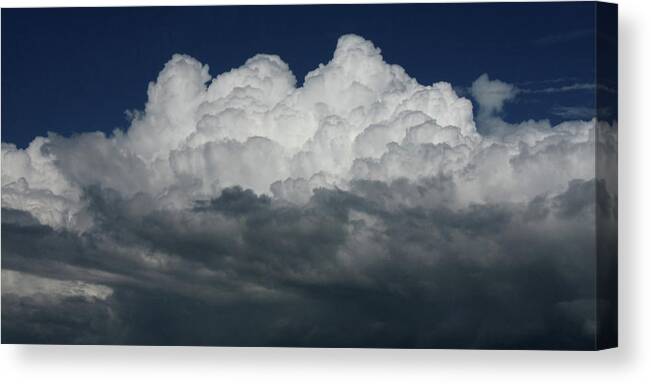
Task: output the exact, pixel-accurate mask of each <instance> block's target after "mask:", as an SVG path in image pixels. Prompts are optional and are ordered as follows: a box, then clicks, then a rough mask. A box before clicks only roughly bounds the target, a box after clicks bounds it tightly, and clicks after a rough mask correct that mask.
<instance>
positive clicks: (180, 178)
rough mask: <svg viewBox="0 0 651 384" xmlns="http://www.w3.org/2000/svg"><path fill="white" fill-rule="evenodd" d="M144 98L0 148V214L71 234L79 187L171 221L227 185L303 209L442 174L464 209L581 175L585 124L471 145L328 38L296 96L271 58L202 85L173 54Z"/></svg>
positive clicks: (381, 66)
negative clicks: (107, 128) (330, 195)
mask: <svg viewBox="0 0 651 384" xmlns="http://www.w3.org/2000/svg"><path fill="white" fill-rule="evenodd" d="M472 93H473V95H476V97H477V99H478V102H479V103H480V105H481V106H482V107H481V108H482V111H483V112H482V113H486V114H490V115H492V114H493V113H494V112H495V111H498V110H500V109H501V107H502V105H503V103H504V101H505V100H506V99H507V98H509V97H512V96H513V95H514V90H513V87H512V86H509V85H508V84H506V83H502V82H500V81H490V80H489V79H488V77H487V76H486V75H483V76H481V77H480V78H479V79H478V80H477V81H476V82H475V83H474V84H473V87H472ZM148 98H149V99H148V101H147V104H146V106H145V110H144V111H143V112H134V113H133V120H132V122H131V127H130V128H129V129H128V130H127V131H126V132H122V131H116V132H114V134H113V135H111V136H110V137H105V136H104V135H103V134H102V133H86V134H81V135H78V136H75V137H72V138H64V137H59V136H57V135H55V134H51V135H50V136H49V137H47V138H40V137H39V138H36V139H35V140H34V141H33V142H32V143H31V145H30V146H29V148H27V149H26V150H18V149H16V148H15V147H14V146H13V145H11V144H3V145H2V157H3V167H2V188H3V198H2V204H3V206H4V207H10V208H15V209H24V210H28V211H29V212H31V213H32V214H33V215H34V216H36V217H37V218H38V219H39V221H41V222H42V223H44V224H48V225H52V226H56V227H60V226H65V227H68V228H84V227H85V226H87V225H88V222H87V220H85V219H84V218H83V215H81V214H80V212H81V211H82V209H83V202H81V200H80V199H81V195H82V192H81V191H82V190H83V188H85V187H88V186H91V185H100V186H102V187H106V188H111V189H114V190H116V191H118V192H120V193H121V194H123V195H124V196H128V197H130V196H134V195H135V194H137V193H141V192H144V193H148V194H150V195H153V196H156V197H157V199H158V200H159V201H160V204H161V205H162V206H165V207H177V208H182V207H188V206H190V205H191V204H192V202H193V201H195V200H199V199H206V198H211V197H214V196H217V195H219V193H220V191H221V190H222V189H223V188H225V187H229V186H235V185H239V186H242V187H244V188H250V189H252V190H253V191H255V192H257V193H266V194H269V193H271V194H273V196H274V197H276V198H279V199H285V200H287V201H290V202H294V203H304V202H306V201H307V200H309V198H310V196H311V195H312V191H313V189H315V188H318V187H335V186H336V187H338V188H341V189H346V190H347V189H349V185H350V182H351V181H353V180H378V181H384V182H391V181H393V180H397V179H400V178H406V179H409V180H414V181H415V180H418V179H421V178H423V177H432V176H438V175H448V176H450V177H452V179H453V181H454V182H455V183H456V185H457V191H456V194H455V197H454V199H453V200H454V201H450V203H452V204H455V206H465V205H467V204H469V203H484V202H500V201H511V202H514V201H526V200H528V199H531V198H533V197H534V196H535V195H538V194H541V193H546V192H556V193H557V192H560V191H561V190H563V189H564V188H565V187H566V186H567V183H568V182H569V181H570V180H572V179H577V178H578V179H589V178H590V177H591V176H592V175H594V163H593V162H592V161H589V159H590V158H592V157H593V156H594V155H593V152H592V148H593V142H594V134H593V132H594V129H593V126H594V122H591V121H588V122H574V123H566V124H561V125H559V126H557V127H554V128H552V127H550V126H549V124H546V123H542V124H540V123H539V124H525V125H524V126H523V127H520V129H518V130H517V131H516V132H514V133H513V134H511V135H509V136H507V137H502V138H499V139H496V138H495V137H481V136H480V135H479V134H478V133H477V130H476V127H475V123H474V120H473V111H472V104H471V102H470V101H469V100H467V99H465V98H461V97H458V96H457V95H456V94H455V92H454V90H453V89H452V87H451V85H450V84H448V83H443V82H441V83H435V84H433V85H431V86H424V85H420V84H418V82H417V81H416V80H415V79H413V78H410V77H409V76H408V75H407V73H406V72H405V71H404V69H403V68H401V67H400V66H397V65H390V64H387V63H385V62H384V60H383V59H382V56H381V54H380V50H379V49H378V48H376V47H375V46H373V44H372V43H371V42H370V41H367V40H364V39H363V38H361V37H359V36H355V35H346V36H342V37H341V38H340V39H339V41H338V43H337V48H336V50H335V52H334V56H333V58H332V60H331V61H330V62H329V63H328V64H326V65H320V66H319V67H318V68H317V69H315V70H314V71H312V72H310V73H309V74H308V75H307V76H306V78H305V82H304V84H303V86H302V87H298V88H297V87H296V80H295V78H294V75H293V74H292V73H291V71H290V70H289V67H288V66H287V64H286V63H285V62H283V61H282V59H281V58H279V57H278V56H273V55H256V56H254V57H252V58H251V59H249V60H247V62H246V63H245V64H244V65H243V66H241V67H239V68H236V69H233V70H231V71H230V72H226V73H223V74H220V75H218V76H217V77H215V78H211V77H210V75H209V73H208V66H207V65H202V64H201V63H199V62H198V61H196V60H195V59H193V58H191V57H189V56H185V55H175V56H174V57H173V58H172V59H171V60H170V61H169V62H168V63H167V64H166V65H165V67H164V68H163V70H162V71H161V73H160V74H159V76H158V79H157V80H156V82H152V83H150V85H149V89H148Z"/></svg>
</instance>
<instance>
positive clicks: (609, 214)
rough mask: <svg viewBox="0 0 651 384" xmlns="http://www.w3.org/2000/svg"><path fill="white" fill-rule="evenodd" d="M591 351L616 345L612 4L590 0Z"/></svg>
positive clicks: (615, 88) (615, 127) (614, 28)
mask: <svg viewBox="0 0 651 384" xmlns="http://www.w3.org/2000/svg"><path fill="white" fill-rule="evenodd" d="M595 14H596V28H597V31H596V84H597V89H596V92H595V94H596V114H597V126H596V132H595V134H596V151H595V154H596V159H595V160H596V179H597V188H596V202H597V209H596V227H597V271H596V274H597V276H596V277H597V279H596V284H597V287H596V288H597V289H596V292H597V307H596V310H597V313H596V317H597V333H596V340H595V347H596V349H604V348H612V347H616V346H617V199H618V193H617V130H618V123H617V121H618V117H617V91H618V84H617V5H616V4H608V3H596V12H595Z"/></svg>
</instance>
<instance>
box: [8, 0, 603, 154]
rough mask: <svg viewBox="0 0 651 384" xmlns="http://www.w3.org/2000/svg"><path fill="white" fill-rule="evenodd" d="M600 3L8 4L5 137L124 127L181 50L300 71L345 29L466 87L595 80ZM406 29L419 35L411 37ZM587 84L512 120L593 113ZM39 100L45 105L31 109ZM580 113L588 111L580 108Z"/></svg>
mask: <svg viewBox="0 0 651 384" xmlns="http://www.w3.org/2000/svg"><path fill="white" fill-rule="evenodd" d="M592 9H593V6H592V4H590V3H586V2H583V3H566V4H564V5H563V10H562V12H559V11H558V9H557V8H556V7H555V6H554V4H526V3H521V4H467V5H463V4H456V5H446V4H438V5H427V4H422V5H413V4H412V5H372V6H365V5H341V6H340V5H328V6H296V7H282V6H255V7H251V6H249V7H247V6H238V7H180V8H178V7H152V8H137V7H136V8H103V9H102V8H99V9H98V8H95V9H93V8H86V9H74V8H59V9H34V10H22V9H3V10H2V57H3V62H2V79H3V81H2V99H3V103H2V127H3V130H2V140H3V141H5V142H12V143H16V144H17V145H19V146H20V147H25V146H26V145H27V144H29V142H30V141H31V140H32V138H33V137H34V136H37V135H45V134H46V133H47V132H48V131H54V132H58V133H62V134H66V135H69V134H72V133H75V132H87V131H98V130H99V131H103V132H107V133H108V132H111V131H113V129H115V128H118V127H119V128H123V129H124V128H126V127H127V126H128V121H127V119H126V118H125V113H124V112H125V111H127V110H134V109H135V110H139V109H142V108H143V105H144V103H145V101H146V94H145V90H146V88H147V84H148V83H149V82H150V81H152V80H154V79H155V74H156V73H158V72H159V71H160V70H161V63H164V62H166V61H167V60H168V59H169V58H170V57H171V56H172V55H173V54H174V53H179V52H181V53H185V54H188V55H191V56H193V57H195V58H197V59H198V60H200V61H201V62H203V63H206V64H208V65H210V72H211V74H212V75H216V74H218V73H221V72H224V71H226V70H230V69H231V68H235V67H238V66H239V65H241V64H242V63H243V62H244V61H245V60H246V59H247V58H249V57H251V56H252V55H254V54H256V53H270V54H277V55H279V56H280V57H281V58H282V59H283V60H285V61H286V62H287V63H288V64H289V66H290V68H291V70H292V71H293V72H294V75H295V76H296V78H297V79H298V81H299V83H300V82H301V81H302V79H303V77H304V76H305V74H307V72H309V71H311V70H312V69H314V68H316V67H317V66H318V64H319V63H325V62H326V61H327V60H328V59H329V57H330V56H329V52H330V51H331V49H332V47H333V46H334V44H335V43H336V41H337V39H338V38H339V36H341V35H343V34H346V33H355V34H358V35H361V36H364V37H366V38H368V39H370V40H372V41H373V42H374V43H375V44H376V45H377V46H379V47H381V48H382V53H383V56H384V57H385V59H386V60H387V61H388V62H390V63H400V65H401V66H403V67H404V68H405V70H406V71H407V73H409V74H410V75H411V76H412V77H414V78H416V79H417V80H418V81H419V82H420V83H421V84H431V83H433V82H435V81H447V82H450V83H452V84H453V85H454V86H455V87H458V88H459V89H463V88H464V87H469V86H470V85H471V83H472V82H473V81H474V80H475V79H476V78H477V77H479V76H480V75H481V74H482V73H488V74H489V75H490V76H491V77H494V78H498V79H501V80H503V81H507V82H509V83H513V84H516V85H518V86H520V87H522V88H524V89H532V90H535V89H538V90H540V89H551V88H556V89H559V88H560V87H562V86H571V85H575V84H590V83H594V81H593V79H594V76H595V73H594V45H593V44H590V41H591V40H593V39H594V23H595V21H594V17H593V12H592ZM406 41H408V43H406ZM593 103H594V102H593V95H592V93H591V92H590V91H589V90H587V91H586V90H585V89H584V90H574V91H559V92H547V93H532V94H528V95H527V96H526V97H522V98H520V99H518V101H517V102H515V103H512V104H510V105H507V106H506V111H505V112H506V113H507V115H506V119H507V120H512V121H521V120H524V119H525V118H535V119H543V118H548V119H550V120H552V121H553V122H554V123H557V122H559V121H562V120H564V119H565V117H567V115H568V114H570V115H571V114H572V113H574V114H576V113H578V114H579V115H578V117H580V118H583V117H585V113H586V112H585V111H586V108H588V109H590V108H593ZM35 110H36V111H38V112H36V113H35V112H34V111H35ZM582 113H583V115H581V114H582Z"/></svg>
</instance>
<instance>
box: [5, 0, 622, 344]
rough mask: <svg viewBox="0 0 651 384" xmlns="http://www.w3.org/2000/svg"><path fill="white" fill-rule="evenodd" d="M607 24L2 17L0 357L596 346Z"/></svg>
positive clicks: (469, 9) (530, 16) (609, 43)
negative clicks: (132, 349)
mask: <svg viewBox="0 0 651 384" xmlns="http://www.w3.org/2000/svg"><path fill="white" fill-rule="evenodd" d="M617 92H618V86H617V7H616V5H613V4H606V3H595V2H580V3H578V2H556V3H555V2H548V3H492V4H491V3H477V4H473V3H464V4H402V5H398V4H384V5H377V4H376V5H373V4H367V5H282V6H211V7H126V8H119V7H113V8H110V7H109V8H51V9H45V8H44V9H37V8H36V9H2V165H1V168H2V229H1V231H2V232H1V233H2V255H1V257H2V327H1V331H2V343H10V344H119V345H157V346H175V345H176V346H178V345H183V346H262V347H354V348H463V349H466V348H479V349H551V350H568V349H569V350H596V349H603V348H609V347H614V346H616V345H617V196H618V194H617V131H618V123H617V122H618V115H617Z"/></svg>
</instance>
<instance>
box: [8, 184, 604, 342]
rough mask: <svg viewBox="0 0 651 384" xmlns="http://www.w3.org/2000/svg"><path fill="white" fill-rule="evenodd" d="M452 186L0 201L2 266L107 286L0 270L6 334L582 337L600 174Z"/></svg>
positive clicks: (124, 338)
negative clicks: (9, 280)
mask: <svg viewBox="0 0 651 384" xmlns="http://www.w3.org/2000/svg"><path fill="white" fill-rule="evenodd" d="M448 190H454V184H453V183H452V182H451V181H450V180H449V179H446V178H445V177H443V176H441V177H438V178H430V179H425V180H422V181H420V182H409V181H406V180H397V181H395V182H392V183H389V184H386V183H382V182H376V181H363V180H359V181H357V182H356V183H354V184H353V186H352V188H351V190H350V191H342V190H337V189H318V190H316V191H315V192H314V195H313V197H312V198H311V200H310V201H309V202H308V203H307V204H305V205H293V204H290V203H286V202H282V201H279V200H272V199H270V198H269V197H266V196H264V195H257V194H255V193H253V192H252V191H250V190H243V189H241V188H239V187H234V188H230V189H226V190H224V191H223V193H222V194H221V195H220V196H219V197H217V198H216V199H213V200H207V201H199V202H197V203H196V204H195V207H194V208H193V209H188V210H181V211H179V210H165V209H161V208H159V207H158V206H157V205H155V204H153V203H152V202H151V201H152V199H153V198H152V197H150V196H147V195H146V194H138V195H135V196H134V197H132V198H125V197H123V196H121V195H120V194H118V193H116V192H115V191H112V190H110V189H101V188H99V187H95V188H89V189H87V190H86V192H85V200H86V201H87V202H88V212H89V214H90V215H92V217H93V218H94V219H95V222H96V226H95V227H94V228H93V229H91V230H89V231H87V232H84V233H73V232H69V231H67V230H65V229H52V228H51V227H48V226H44V225H41V224H39V223H38V222H37V221H35V220H34V219H33V218H31V217H30V215H29V214H27V213H25V212H22V211H17V210H10V209H3V212H2V255H3V260H2V268H3V270H5V271H18V272H19V273H26V274H29V275H35V276H40V277H42V278H47V279H53V280H55V281H80V282H84V284H90V285H91V286H101V287H109V288H110V290H111V294H110V295H108V297H105V298H97V297H89V296H84V295H67V294H65V292H64V293H62V294H60V295H56V294H54V293H56V291H57V289H60V288H56V286H54V288H53V290H52V292H53V293H52V294H50V295H47V294H46V295H41V296H39V297H35V296H25V295H23V296H21V294H20V290H18V289H6V287H5V286H4V285H5V283H4V280H3V307H2V321H3V324H4V325H3V335H2V337H3V342H6V343H99V344H155V345H181V344H184V345H188V344H190V345H267V346H333V347H334V346H348V347H450V348H471V347H472V348H578V349H586V348H588V349H589V348H592V347H593V343H594V335H595V319H594V317H593V314H594V308H595V305H596V304H595V302H594V295H595V292H594V282H595V281H594V276H593V272H592V271H593V270H594V263H595V258H594V254H595V249H594V248H595V231H594V226H591V225H590V223H591V222H593V221H594V217H595V212H594V205H593V204H591V202H593V201H594V200H593V199H594V190H595V183H594V182H592V181H579V180H576V181H573V182H572V183H570V185H569V186H568V188H567V190H566V192H564V193H562V194H560V195H556V196H544V195H541V196H539V197H537V198H536V199H534V200H532V201H531V202H529V203H525V204H501V205H497V204H493V205H491V204H483V205H471V206H469V207H467V208H461V209H452V208H450V207H449V206H448V205H446V204H445V202H446V199H445V196H446V193H447V192H446V191H448ZM433 191H440V195H441V196H443V197H440V198H438V199H433V198H432V197H429V196H428V194H432V193H433ZM605 196H609V195H608V194H607V192H606V194H605ZM606 199H608V197H606ZM425 202H426V203H427V204H425ZM606 204H607V203H606ZM542 234H544V235H542ZM48 281H49V280H48Z"/></svg>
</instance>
